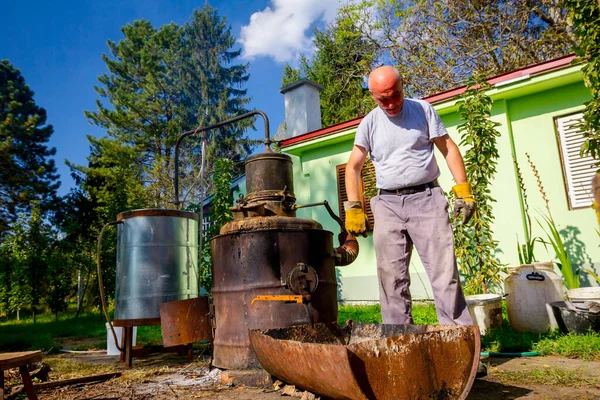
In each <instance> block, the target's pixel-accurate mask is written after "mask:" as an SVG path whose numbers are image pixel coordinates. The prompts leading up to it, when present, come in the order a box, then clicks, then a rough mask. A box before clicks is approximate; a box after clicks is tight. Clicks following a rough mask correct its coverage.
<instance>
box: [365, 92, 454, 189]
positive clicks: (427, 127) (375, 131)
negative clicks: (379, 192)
mask: <svg viewBox="0 0 600 400" xmlns="http://www.w3.org/2000/svg"><path fill="white" fill-rule="evenodd" d="M447 134H448V132H447V131H446V128H445V127H444V124H443V123H442V121H441V119H440V117H439V115H438V114H437V112H436V111H435V110H434V109H433V107H432V106H431V104H429V103H428V102H426V101H423V100H413V99H404V105H403V106H402V110H400V112H399V113H398V114H396V115H395V116H393V117H390V116H388V115H386V114H385V113H384V112H383V110H382V109H381V108H379V107H377V108H376V109H374V110H373V111H371V112H370V113H369V114H367V116H366V117H365V118H363V120H362V121H361V123H360V125H358V130H357V131H356V137H355V138H354V144H355V145H358V146H361V147H363V148H365V149H366V150H367V152H369V154H370V156H371V160H372V161H373V165H375V177H376V181H377V187H378V188H379V189H388V190H393V189H399V188H403V187H406V186H413V185H420V184H423V183H427V182H431V181H433V180H434V179H436V178H437V177H438V176H439V175H440V169H439V168H438V165H437V162H436V161H435V157H434V155H433V142H432V139H434V138H436V137H441V136H444V135H447Z"/></svg>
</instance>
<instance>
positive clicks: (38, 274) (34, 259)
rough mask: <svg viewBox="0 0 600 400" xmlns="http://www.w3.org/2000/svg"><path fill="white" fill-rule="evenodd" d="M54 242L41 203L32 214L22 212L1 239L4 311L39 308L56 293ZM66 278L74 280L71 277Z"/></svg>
mask: <svg viewBox="0 0 600 400" xmlns="http://www.w3.org/2000/svg"><path fill="white" fill-rule="evenodd" d="M53 242H55V239H54V233H53V232H52V230H51V228H50V226H49V224H48V223H47V222H46V221H44V220H43V219H42V211H41V208H40V206H39V205H37V204H34V205H33V208H32V210H31V214H25V213H22V214H20V215H19V216H18V219H17V221H15V222H14V223H13V224H12V228H11V231H10V233H7V234H6V235H5V236H4V240H3V242H2V243H0V282H1V283H2V286H3V288H2V290H1V291H0V315H6V314H8V313H13V312H16V313H17V314H19V313H20V312H21V310H24V309H26V308H30V309H32V310H33V311H34V312H36V311H38V310H39V309H40V307H41V309H43V308H44V307H45V306H46V304H45V301H44V300H46V299H47V297H48V296H49V295H52V293H53V287H51V286H50V282H51V280H52V279H54V276H51V275H50V273H49V272H50V270H49V260H50V259H51V257H52V245H53ZM61 268H63V269H65V270H67V269H68V266H65V265H63V266H61ZM66 282H67V284H70V282H71V281H70V279H68V278H67V280H66Z"/></svg>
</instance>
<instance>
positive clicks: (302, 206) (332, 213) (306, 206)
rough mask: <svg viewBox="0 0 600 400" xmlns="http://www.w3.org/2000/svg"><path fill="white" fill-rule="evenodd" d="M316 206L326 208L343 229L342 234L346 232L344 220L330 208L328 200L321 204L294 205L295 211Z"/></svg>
mask: <svg viewBox="0 0 600 400" xmlns="http://www.w3.org/2000/svg"><path fill="white" fill-rule="evenodd" d="M316 206H325V209H326V210H327V212H328V213H329V215H330V216H331V218H333V219H334V220H335V222H337V223H338V225H339V226H340V228H341V232H346V227H345V226H344V222H343V221H342V219H341V218H340V217H338V216H337V215H336V214H335V213H334V212H333V210H332V209H331V207H330V206H329V202H328V201H327V200H323V201H322V202H320V203H310V204H303V205H300V206H298V205H295V204H294V207H293V208H294V211H295V210H298V209H300V208H308V207H316Z"/></svg>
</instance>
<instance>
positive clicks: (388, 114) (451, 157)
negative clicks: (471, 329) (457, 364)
mask: <svg viewBox="0 0 600 400" xmlns="http://www.w3.org/2000/svg"><path fill="white" fill-rule="evenodd" d="M368 83H369V91H370V93H371V95H372V97H373V99H375V102H376V103H377V105H378V107H377V108H375V109H374V110H373V111H371V112H370V113H369V114H368V115H367V116H366V117H365V118H364V119H363V121H362V122H361V123H360V125H359V126H358V130H357V132H356V138H355V141H354V147H353V149H352V153H351V154H350V160H349V161H348V164H347V165H346V191H347V193H348V200H349V201H347V202H345V203H344V209H345V211H346V229H347V230H348V232H350V234H353V235H355V236H356V235H358V234H363V236H366V233H365V232H366V216H365V213H364V211H363V209H362V204H361V202H360V199H361V197H362V193H359V190H358V188H359V179H360V176H361V170H362V167H363V164H364V162H365V159H366V156H367V153H369V154H370V157H371V160H372V162H373V164H374V166H375V176H376V182H377V188H378V194H377V195H376V196H374V197H373V198H372V199H371V209H372V210H373V215H374V217H375V230H374V232H373V243H374V245H375V253H376V256H377V275H378V277H379V297H380V303H381V314H382V317H383V323H385V324H411V323H413V320H412V303H411V296H410V289H409V285H410V275H409V271H408V266H409V263H410V257H411V252H412V248H413V245H414V247H415V248H416V250H417V252H418V254H419V256H420V258H421V261H422V262H423V266H424V267H425V271H426V273H427V276H428V277H429V280H430V282H431V286H432V287H433V297H434V300H435V306H436V311H437V315H438V320H439V322H440V324H442V325H472V324H473V321H472V319H471V316H470V314H469V310H468V308H467V305H466V301H465V297H464V295H463V292H462V289H461V286H460V280H459V276H458V269H457V266H456V257H455V255H454V238H453V235H452V228H451V225H450V220H449V216H448V212H447V208H448V202H447V201H446V198H445V196H444V192H443V191H442V189H441V188H440V187H439V185H438V184H437V178H438V176H439V175H440V171H439V168H438V165H437V163H436V160H435V157H434V154H433V152H434V150H433V146H434V145H435V146H436V147H437V148H438V150H439V151H440V152H441V153H442V155H443V156H444V158H445V160H446V163H447V165H448V168H449V170H450V172H451V173H452V176H453V177H454V180H455V182H456V185H455V186H454V187H453V188H452V190H453V192H454V194H455V196H456V202H455V209H454V212H455V213H457V215H458V213H462V215H463V219H462V221H463V223H466V222H467V221H468V220H469V218H470V217H471V215H472V213H473V212H474V209H475V200H474V199H473V196H472V195H471V188H470V185H469V183H467V176H466V173H465V167H464V163H463V159H462V156H461V154H460V151H459V149H458V147H457V145H456V144H455V143H454V142H453V141H452V139H451V138H450V136H448V132H447V131H446V128H445V127H444V125H443V124H442V122H441V120H440V117H439V116H438V115H437V113H436V112H435V110H434V109H433V107H432V106H431V105H430V104H429V103H427V102H425V101H421V100H412V99H404V95H403V92H402V79H401V78H400V75H399V73H398V71H397V70H396V69H395V68H393V67H390V66H384V67H380V68H377V69H375V70H373V71H372V72H371V74H370V75H369V82H368Z"/></svg>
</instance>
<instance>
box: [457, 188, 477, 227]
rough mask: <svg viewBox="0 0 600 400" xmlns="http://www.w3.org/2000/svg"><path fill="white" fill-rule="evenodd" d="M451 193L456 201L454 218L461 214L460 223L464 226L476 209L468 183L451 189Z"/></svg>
mask: <svg viewBox="0 0 600 400" xmlns="http://www.w3.org/2000/svg"><path fill="white" fill-rule="evenodd" d="M452 192H454V197H455V198H456V200H454V210H453V214H454V218H457V217H458V215H459V214H462V216H463V218H462V223H463V224H466V223H467V222H469V220H470V219H471V217H472V216H473V213H474V212H475V209H476V208H477V204H476V203H475V199H474V198H473V195H472V194H471V185H469V184H468V183H459V184H458V185H454V186H453V187H452Z"/></svg>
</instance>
